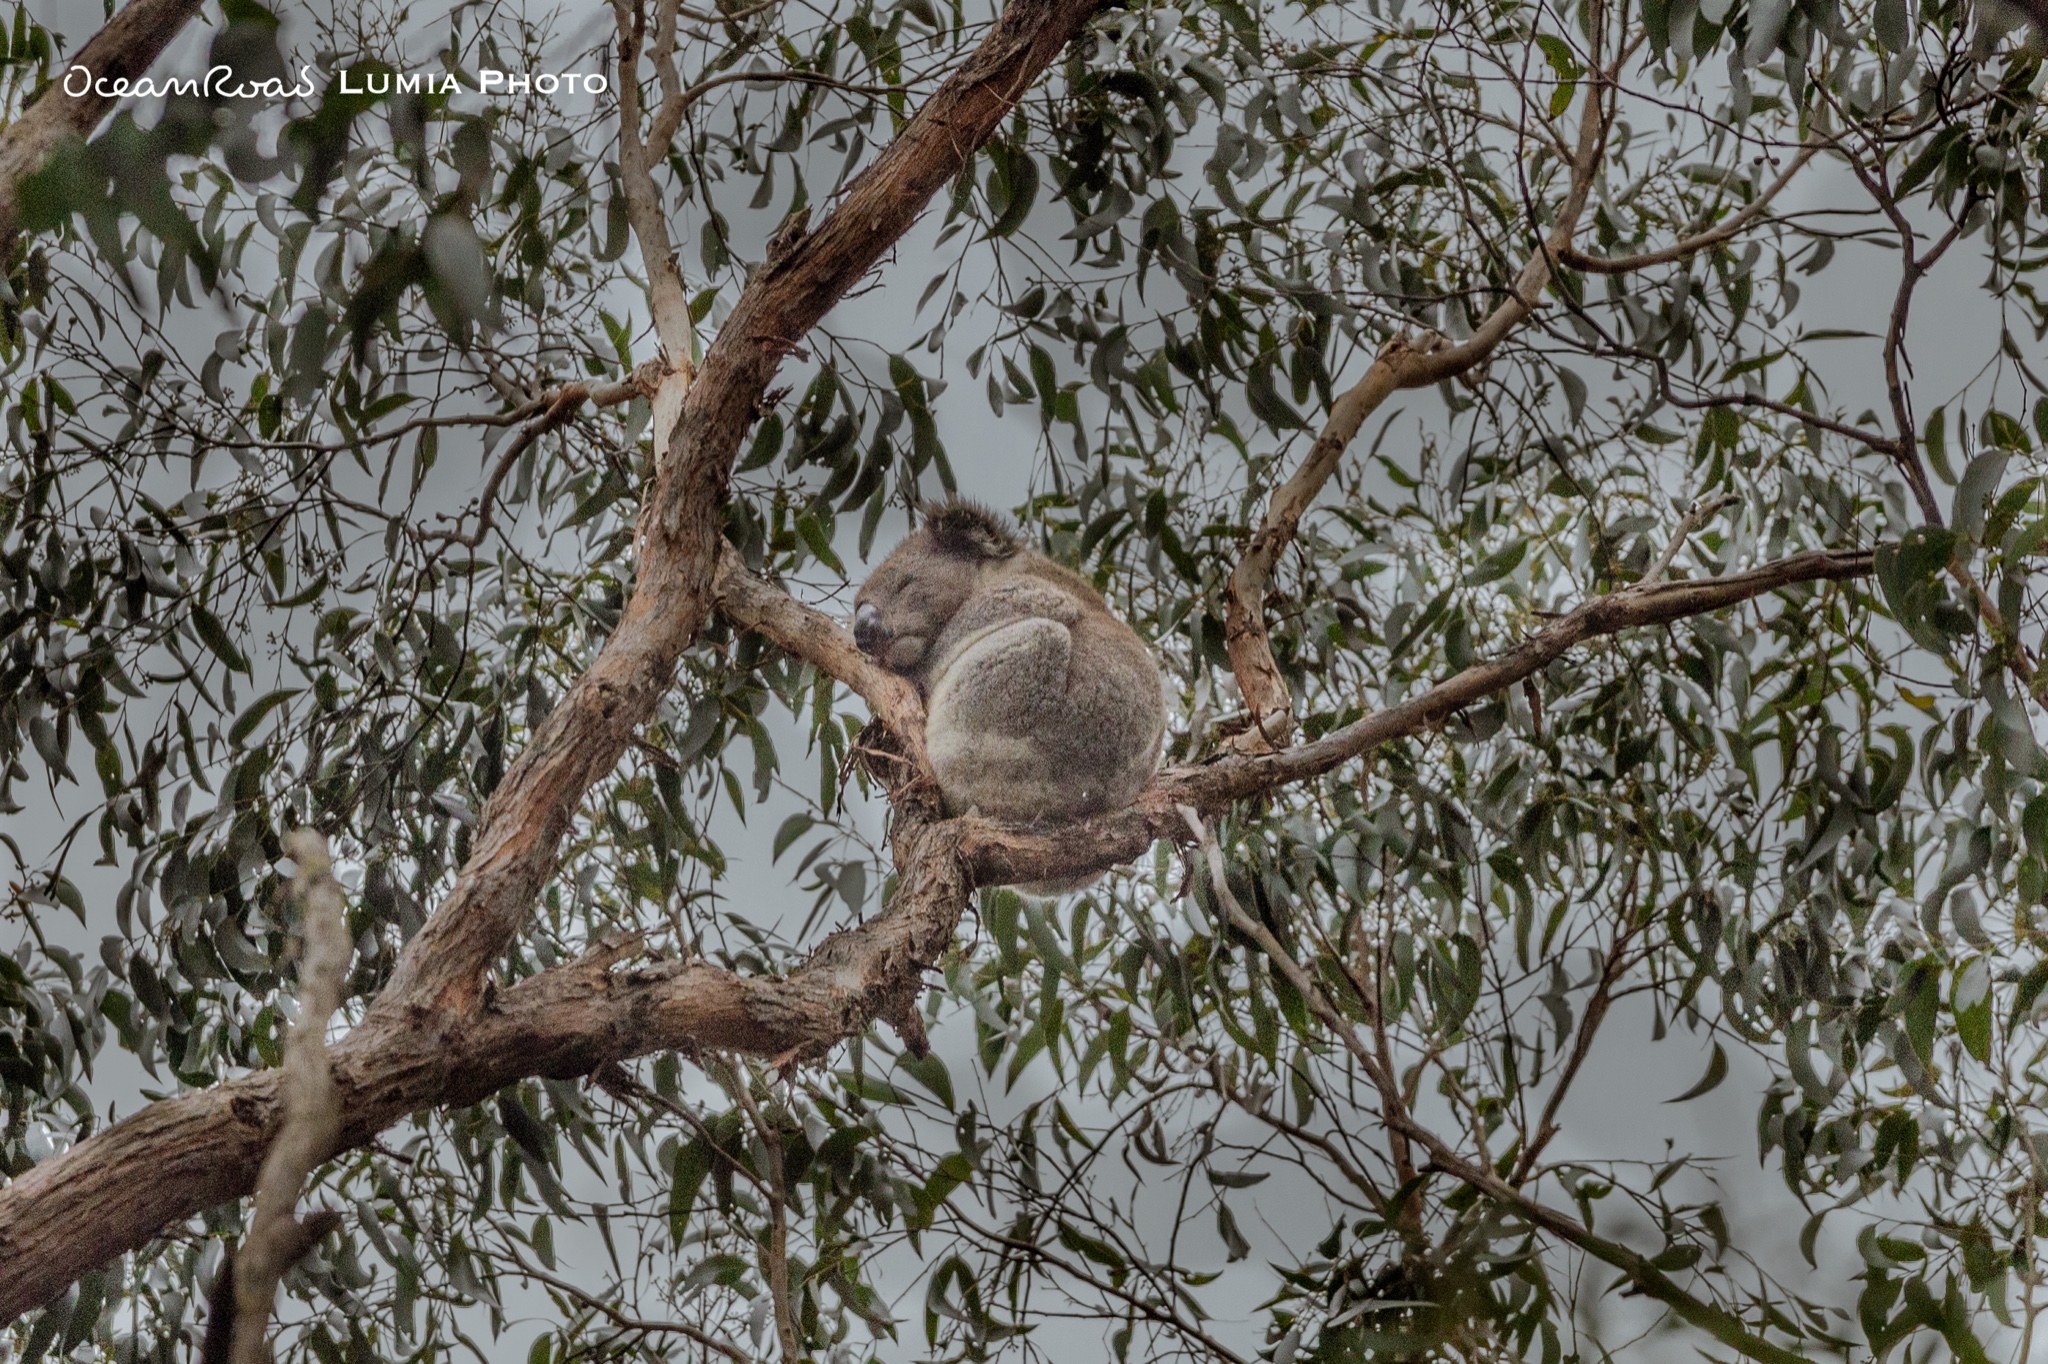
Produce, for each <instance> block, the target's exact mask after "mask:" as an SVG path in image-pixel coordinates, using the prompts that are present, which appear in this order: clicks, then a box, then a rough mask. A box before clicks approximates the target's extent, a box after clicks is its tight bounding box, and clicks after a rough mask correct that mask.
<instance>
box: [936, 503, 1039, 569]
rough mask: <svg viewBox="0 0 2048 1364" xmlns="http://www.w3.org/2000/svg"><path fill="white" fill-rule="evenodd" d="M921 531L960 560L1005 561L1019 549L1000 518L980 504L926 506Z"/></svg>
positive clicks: (1007, 527) (943, 549)
mask: <svg viewBox="0 0 2048 1364" xmlns="http://www.w3.org/2000/svg"><path fill="white" fill-rule="evenodd" d="M924 516H925V521H924V529H925V532H926V533H927V534H929V535H930V536H931V537H932V543H933V544H935V545H937V546H938V547H939V549H940V550H941V551H943V552H944V553H947V554H951V555H955V556H957V557H959V558H963V559H1007V558H1009V557H1010V556H1011V555H1013V554H1015V553H1016V552H1017V550H1018V549H1019V548H1020V546H1019V545H1018V543H1017V536H1016V533H1015V532H1014V531H1012V530H1011V529H1010V527H1009V526H1008V525H1007V524H1006V523H1005V522H1004V520H1003V518H1002V517H1000V516H998V515H997V514H996V513H995V512H993V511H990V510H989V509H988V508H987V507H984V506H982V505H981V504H980V503H979V502H967V501H962V500H959V499H955V500H954V501H951V502H928V503H926V504H925V507H924Z"/></svg>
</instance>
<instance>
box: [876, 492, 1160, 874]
mask: <svg viewBox="0 0 2048 1364" xmlns="http://www.w3.org/2000/svg"><path fill="white" fill-rule="evenodd" d="M926 513H927V514H926V517H925V522H924V524H923V525H922V526H921V527H920V528H919V529H918V530H916V531H915V532H913V533H912V534H911V535H910V536H909V537H907V538H906V539H905V540H904V541H903V543H902V544H900V545H898V546H897V547H896V549H895V550H894V552H892V553H891V554H890V556H889V557H888V559H887V560H885V561H884V562H883V564H882V566H881V567H880V568H878V569H876V570H875V572H874V574H873V575H872V576H871V577H870V578H869V579H868V581H867V582H866V583H865V584H864V585H863V586H862V587H861V590H860V593H859V596H858V597H857V598H856V602H855V609H854V638H855V640H856V642H858V643H859V645H860V647H861V649H862V650H863V651H865V652H866V653H867V654H868V655H869V656H870V657H872V658H874V659H875V660H876V661H878V662H880V663H881V664H882V665H883V666H885V667H887V668H890V669H891V670H893V671H895V672H899V673H901V674H903V675H904V676H906V677H908V678H910V679H911V680H913V681H915V682H916V683H917V684H918V687H919V689H920V690H921V691H922V692H923V693H924V696H925V702H926V722H925V743H926V748H927V750H928V752H929V753H930V755H931V760H932V768H933V771H934V773H935V774H936V775H937V777H938V780H939V790H940V794H941V795H942V796H943V797H944V798H945V802H946V805H947V807H948V809H950V810H951V811H953V812H954V813H964V812H966V811H968V810H976V811H979V812H980V813H981V814H983V815H987V816H989V817H991V818H994V819H1004V820H1011V821H1016V822H1024V823H1037V822H1044V821H1061V820H1072V819H1080V818H1084V817H1086V816H1088V815H1092V814H1095V813H1097V812H1099V811H1102V810H1108V809H1115V808H1119V807H1122V806H1125V805H1128V804H1129V803H1130V802H1131V801H1133V800H1135V799H1136V798H1137V796H1138V793H1139V792H1140V791H1142V790H1144V788H1145V784H1146V782H1148V781H1150V780H1151V777H1152V773H1153V771H1154V770H1155V769H1156V768H1157V766H1158V763H1159V744H1160V739H1161V737H1162V735H1163V734H1164V732H1165V727H1166V707H1165V701H1164V698H1163V696H1162V694H1161V690H1160V681H1159V669H1158V665H1157V664H1156V663H1155V662H1154V661H1153V658H1152V653H1151V651H1150V650H1149V649H1147V648H1146V647H1145V644H1144V641H1142V640H1140V639H1139V638H1138V636H1137V635H1136V634H1135V633H1134V632H1133V631H1132V630H1131V628H1130V627H1129V626H1128V625H1125V624H1124V623H1123V622H1122V621H1120V620H1118V619H1117V618H1116V616H1114V615H1113V614H1111V612H1110V610H1109V608H1108V607H1107V606H1106V605H1105V604H1104V603H1103V600H1102V598H1101V596H1100V595H1099V594H1098V593H1097V592H1096V591H1095V589H1094V588H1093V587H1091V586H1090V585H1089V584H1088V582H1087V580H1086V579H1084V578H1082V577H1081V576H1080V575H1079V574H1077V573H1074V572H1072V571H1071V570H1069V569H1066V568H1063V567H1061V566H1060V565H1058V564H1056V563H1054V562H1053V561H1051V560H1050V559H1047V558H1046V557H1045V556H1044V555H1041V554H1034V553H1032V552H1031V551H1029V550H1027V549H1025V548H1023V547H1022V546H1021V545H1020V544H1019V543H1018V542H1017V539H1016V537H1015V535H1013V534H1012V533H1011V531H1010V529H1009V528H1008V527H1007V526H1006V525H1004V523H1003V522H1002V520H1001V519H1000V518H999V517H997V516H996V515H995V514H994V513H993V512H990V511H988V510H986V509H984V508H982V507H978V506H975V505H973V504H971V503H964V502H949V503H945V504H942V505H939V506H935V507H930V508H927V509H926ZM1087 879H1093V878H1087ZM1085 883H1086V882H1085V880H1084V881H1082V882H1079V883H1076V885H1078V884H1085ZM1073 888H1076V886H1075V885H1070V886H1045V885H1041V886H1035V887H1027V889H1033V890H1036V891H1038V892H1040V893H1044V894H1051V893H1056V892H1058V891H1060V890H1065V889H1073Z"/></svg>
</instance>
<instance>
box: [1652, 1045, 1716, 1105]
mask: <svg viewBox="0 0 2048 1364" xmlns="http://www.w3.org/2000/svg"><path fill="white" fill-rule="evenodd" d="M1727 1078H1728V1053H1727V1052H1725V1051H1722V1050H1721V1044H1720V1043H1719V1042H1716V1043H1715V1044H1714V1055H1713V1057H1712V1058H1711V1059H1709V1060H1708V1062H1707V1073H1706V1074H1704V1075H1702V1076H1700V1078H1699V1081H1698V1083H1696V1084H1695V1085H1693V1087H1692V1088H1691V1089H1688V1090H1687V1091H1685V1093H1683V1094H1680V1095H1677V1096H1676V1097H1674V1098H1669V1099H1666V1100H1665V1101H1664V1102H1665V1103H1668V1104H1682V1103H1684V1102H1685V1101H1686V1100H1688V1099H1697V1098H1699V1097H1700V1095H1702V1094H1706V1093H1709V1092H1711V1091H1712V1090H1713V1089H1714V1088H1715V1087H1716V1086H1717V1085H1719V1084H1720V1083H1721V1082H1722V1081H1723V1080H1725V1079H1727Z"/></svg>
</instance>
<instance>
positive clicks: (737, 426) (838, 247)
mask: <svg viewBox="0 0 2048 1364" xmlns="http://www.w3.org/2000/svg"><path fill="white" fill-rule="evenodd" d="M1094 7H1095V0H1017V2H1016V3H1014V4H1012V5H1011V6H1010V7H1009V8H1008V9H1007V10H1006V11H1005V12H1004V14H1003V17H1002V18H1001V19H1000V20H999V21H998V22H997V24H996V25H995V27H994V28H993V29H991V30H990V32H989V34H988V36H987V37H986V38H985V39H984V40H983V41H982V44H981V46H980V47H979V48H978V49H977V50H976V51H975V53H974V54H973V55H972V56H971V57H970V58H968V60H967V61H966V62H965V63H964V64H963V65H962V66H961V67H960V68H959V69H958V70H957V71H955V72H954V73H953V75H952V76H950V77H949V78H948V79H947V80H946V82H945V83H944V84H943V85H942V86H941V87H940V88H939V90H938V91H937V92H936V93H935V94H934V95H933V96H932V97H931V99H929V100H928V101H926V102H925V104H924V106H923V107H922V108H921V109H920V110H919V111H918V113H917V115H916V116H915V117H914V118H912V119H911V121H910V122H909V123H908V124H907V125H905V127H904V129H903V132H902V133H901V134H900V135H899V136H898V137H897V138H896V140H895V141H894V142H892V143H891V144H890V145H889V147H888V149H887V150H885V151H884V152H883V153H882V154H881V156H880V157H878V158H877V159H876V160H875V162H874V163H873V164H872V165H870V166H869V167H868V168H867V169H866V170H865V171H863V172H862V173H861V174H860V175H859V176H858V177H856V179H855V180H854V181H853V183H852V184H851V185H850V186H849V187H848V188H847V191H846V193H845V195H844V196H843V197H842V198H841V200H840V203H839V207H838V208H837V210H836V211H834V212H833V214H832V215H831V216H830V217H829V218H827V219H826V220H825V222H824V223H823V224H822V225H821V226H820V227H819V228H818V229H817V230H816V231H815V232H813V233H811V234H810V235H809V236H808V237H805V238H803V239H801V240H800V241H798V242H796V243H794V244H793V245H792V246H791V247H790V248H789V249H788V250H787V251H786V252H785V253H783V254H782V255H781V256H780V257H778V258H777V259H776V260H775V261H773V262H770V263H769V264H767V265H764V266H763V267H762V268H761V269H759V270H757V271H755V273H754V277H753V279H752V280H751V281H749V283H748V285H747V287H746V289H745V290H744V291H743V292H742V293H741V295H740V297H739V299H738V301H737V302H736V304H735V306H734V308H733V312H732V315H731V317H730V318H728V319H727V321H726V324H725V326H724V327H723V328H722V329H721V330H720V332H719V334H718V338H717V339H716V340H715V341H714V342H713V343H712V344H711V347H710V349H709V350H708V351H707V352H706V353H705V356H704V363H703V366H702V367H701V369H700V370H699V371H698V374H697V378H696V380H695V382H694V383H693V384H692V385H691V387H690V389H689V393H688V396H687V397H685V398H684V399H683V402H682V412H681V415H680V418H679V419H678V421H677V423H676V425H675V429H674V432H673V434H672V435H671V436H670V438H669V441H668V448H667V452H666V456H665V458H664V459H663V460H662V465H661V470H660V473H659V475H658V476H657V478H656V482H655V485H654V488H653V489H652V491H651V493H650V494H649V496H648V498H647V501H646V503H645V506H644V508H643V510H642V513H641V517H640V526H639V535H640V565H639V573H638V577H637V581H636V585H635V588H634V592H633V596H632V597H631V599H630V600H629V601H628V602H627V604H626V609H625V613H624V615H623V616H622V617H621V619H620V622H619V625H618V628H617V629H616V630H614V631H613V633H612V636H611V638H610V639H609V640H608V641H607V642H606V644H605V647H604V649H603V650H602V651H601V652H600V653H599V655H598V657H597V659H596V660H595V661H594V662H593V663H592V664H591V666H590V668H589V670H588V671H587V672H585V673H584V675H583V676H582V677H580V678H578V679H577V681H576V683H575V684H574V685H573V686H572V687H571V688H570V689H569V691H568V693H567V694H566V695H565V696H564V697H563V698H562V701H561V702H560V703H559V704H558V705H557V706H556V707H555V709H554V710H553V711H552V712H550V713H549V715H548V718H547V719H546V720H545V721H544V722H543V723H542V724H541V726H540V728H539V730H538V732H536V733H535V734H534V736H533V739H532V741H531V742H530V743H529V744H528V746H527V748H526V749H525V751H524V752H522V753H521V754H520V756H519V758H518V760H517V761H516V762H514V763H513V765H512V768H511V770H510V771H509V772H507V774H506V776H505V779H504V781H503V782H502V783H501V784H500V785H499V787H498V789H497V791H496V792H494V793H493V795H492V797H491V799H490V801H489V802H488V803H486V805H485V807H484V811H483V816H482V824H481V828H480V829H479V830H478V833H477V837H476V841H475V843H474V845H473V848H472V851H471V854H470V859H469V861H468V863H467V864H465V866H464V867H463V869H462V873H461V875H460V876H459V877H458V878H457V880H456V884H455V886H454V888H453V890H452V891H451V892H450V894H449V897H448V900H447V902H446V903H445V904H444V905H443V906H442V908H441V909H440V911H439V912H438V913H436V914H435V915H434V916H433V917H432V918H431V919H429V920H428V922H427V924H426V926H425V927H424V928H422V929H421V930H420V932H419V933H418V934H417V935H415V936H414V938H413V940H412V942H411V943H409V944H408V945H407V947H406V950H405V952H404V953H403V955H402V956H401V957H400V958H399V962H398V965H397V967H396V969H395V970H394V972H393V975H392V979H391V982H390V984H389V985H388V986H387V987H386V990H385V993H384V996H383V997H382V998H380V1000H379V1001H378V1003H377V1005H376V1006H375V1007H374V1008H373V1010H372V1014H371V1017H370V1018H369V1019H367V1020H366V1021H365V1026H366V1027H371V1028H394V1027H410V1026H412V1023H411V1022H410V1019H411V1016H412V1014H413V1013H414V1012H415V1011H417V1010H419V1009H423V1008H445V1009H453V1010H455V1011H457V1012H463V1011H466V1010H468V1009H470V1008H472V1007H473V1006H474V1004H475V1002H476V1000H477V997H478V993H479V991H480V989H481V986H482V980H483V973H484V970H485V968H486V967H487V966H488V965H489V963H490V962H491V961H492V960H493V959H495V958H496V957H497V955H498V954H499V953H500V952H502V951H503V950H504V949H505V946H506V945H507V944H508V943H509V942H510V941H511V940H512V937H513V935H514V934H515V933H517V931H518V929H519V925H520V924H521V923H522V922H524V920H525V918H526V915H527V912H528V910H529V908H530V906H531V905H532V903H533V901H534V898H535V897H536V896H537V895H538V894H539V893H540V889H541V887H542V885H543V884H545V882H546V881H547V878H548V877H549V876H551V875H552V874H553V873H554V870H555V863H556V855H557V851H558V849H559V846H560V842H561V838H562V836H563V834H564V833H565V832H566V831H567V829H568V827H569V823H570V821H571V819H572V818H573V817H574V815H575V811H576V809H577V807H578V805H579V804H580V803H581V801H582V799H583V795H584V793H585V792H586V791H588V790H589V789H590V787H591V786H592V785H593V784H594V783H595V782H596V781H598V780H599V779H600V778H601V777H603V776H604V774H606V773H607V772H609V771H610V770H611V769H612V767H613V766H614V765H615V764H616V763H617V761H618V758H619V755H620V754H621V753H622V752H623V751H624V750H625V748H626V746H627V744H628V743H629V742H630V741H631V739H632V736H633V734H634V733H635V732H636V731H637V730H638V729H639V728H640V726H641V725H642V724H644V723H645V722H646V720H647V719H648V717H649V716H651V715H652V714H653V713H654V708H655V705H656V703H657V702H658V701H659V700H660V698H661V696H662V694H663V693H664V692H665V691H666V690H667V689H668V686H669V683H670V680H671V678H672V676H673V674H674V670H675V665H676V661H677V660H678V659H679V658H680V657H681V655H682V651H683V649H684V648H685V647H686V646H687V645H688V643H689V641H690V640H691V639H692V638H693V637H694V636H695V634H696V631H697V628H698V626H699V625H701V624H702V623H703V620H704V617H705V615H706V614H707V613H708V611H709V610H710V607H711V604H712V595H713V587H712V580H713V576H714V570H715V568H716V565H717V560H718V554H719V547H720V545H721V544H722V543H723V535H722V532H721V520H720V511H719V509H720V508H721V507H722V506H723V504H724V501H725V493H726V483H727V479H728V477H729V475H730V472H731V468H732V461H733V457H734V456H735V455H736V454H737V452H738V449H739V444H740V440H741V438H742V437H743V436H744V434H745V433H746V431H747V429H748V428H749V427H750V426H751V425H752V424H753V422H754V419H755V416H756V414H757V412H758V410H759V405H760V402H761V398H762V395H763V394H764V393H765V392H766V390H767V387H768V383H769V380H770V379H771V378H773V376H774V374H775V372H776V370H777V368H778V367H779V366H780V364H781V360H782V357H783V356H784V355H785V354H787V353H788V352H789V351H790V350H791V349H793V348H794V347H795V346H796V344H797V341H798V339H799V338H801V337H802V336H804V335H805V334H807V333H808V332H809V331H810V329H811V328H812V327H813V326H815V325H816V324H817V322H818V320H819V319H820V318H821V317H823V316H824V314H825V312H826V311H827V310H828V309H829V308H830V307H831V306H832V305H833V304H834V303H836V302H837V301H838V300H839V298H840V296H841V295H842V294H844V293H845V291H846V290H847V289H848V288H849V287H851V286H852V285H853V284H854V283H855V282H856V281H857V280H859V279H860V277H861V276H862V275H864V274H866V273H867V271H868V270H869V269H870V268H871V267H872V266H873V265H874V264H875V262H876V261H877V260H879V259H880V258H881V256H882V253H883V252H884V251H886V250H887V249H888V248H889V247H890V245H892V244H893V243H894V242H895V241H896V240H897V238H899V237H901V236H902V234H903V233H904V232H905V231H907V230H908V229H909V227H910V225H911V223H912V222H914V221H915V220H916V219H917V217H918V216H919V215H920V214H921V213H922V212H923V210H924V207H925V205H926V203H927V202H929V200H930V198H931V196H932V194H933V192H934V191H936V190H937V189H938V188H939V187H940V186H941V185H943V184H945V183H946V182H947V181H948V180H950V179H951V178H952V177H953V176H954V175H955V174H957V173H958V172H959V169H960V167H961V166H962V165H964V164H966V161H967V159H968V157H970V156H971V155H972V154H973V151H974V149H975V148H976V147H978V146H980V144H981V143H982V142H983V141H985V140H986V139H987V137H988V136H989V134H990V133H991V132H993V131H994V130H995V128H996V127H997V126H998V124H999V123H1000V122H1001V120H1002V119H1003V118H1004V117H1005V116H1007V114H1008V113H1009V111H1010V109H1011V108H1012V107H1014V105H1015V102H1016V100H1017V99H1018V98H1019V97H1020V96H1021V95H1022V93H1023V91H1024V89H1025V88H1026V87H1027V86H1028V85H1029V84H1030V82H1031V81H1032V80H1033V79H1034V78H1035V77H1036V76H1037V74H1038V73H1039V72H1040V71H1042V70H1043V69H1044V68H1045V67H1046V66H1047V65H1048V64H1049V63H1051V61H1052V60H1053V59H1054V58H1055V57H1056V56H1058V54H1059V52H1060V51H1061V49H1062V48H1064V47H1065V46H1066V43H1067V40H1068V39H1069V38H1070V37H1072V36H1073V35H1074V34H1075V33H1078V32H1079V31H1080V28H1081V26H1082V25H1083V24H1084V23H1085V22H1086V21H1087V19H1088V17H1089V15H1090V14H1092V13H1093V12H1094ZM633 84H634V83H633V82H632V81H631V80H627V79H625V78H624V76H623V73H622V77H621V80H620V91H621V97H622V102H623V100H624V98H625V96H626V92H628V91H630V90H632V89H633ZM671 362H673V354H672V355H671Z"/></svg>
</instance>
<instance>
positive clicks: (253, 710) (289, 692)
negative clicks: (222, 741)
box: [228, 687, 305, 748]
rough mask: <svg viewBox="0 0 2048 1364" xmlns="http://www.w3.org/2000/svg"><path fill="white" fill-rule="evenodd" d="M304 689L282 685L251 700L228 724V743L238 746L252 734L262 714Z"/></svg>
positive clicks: (266, 713) (274, 708)
mask: <svg viewBox="0 0 2048 1364" xmlns="http://www.w3.org/2000/svg"><path fill="white" fill-rule="evenodd" d="M304 690H305V688H304V687H283V688H280V689H278V690H277V691H273V692H266V693H264V694H263V695H262V696H259V697H257V698H256V699H255V700H254V701H251V702H250V703H249V707H248V709H247V710H244V711H243V712H242V713H241V714H240V715H238V716H236V717H235V722H234V724H232V725H230V726H228V743H230V744H231V745H233V746H234V747H236V748H240V747H241V746H242V741H243V740H245V739H247V738H248V737H249V736H250V735H251V734H254V733H255V732H256V727H257V726H258V725H260V724H262V723H263V717H264V716H266V715H268V714H270V712H272V711H274V710H276V709H277V708H278V707H279V706H281V705H283V704H284V703H285V702H287V701H289V700H291V699H292V698H293V697H294V696H297V695H298V694H299V693H300V692H302V691H304Z"/></svg>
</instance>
